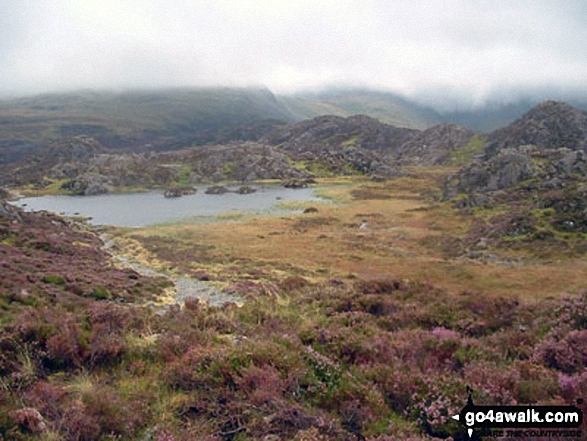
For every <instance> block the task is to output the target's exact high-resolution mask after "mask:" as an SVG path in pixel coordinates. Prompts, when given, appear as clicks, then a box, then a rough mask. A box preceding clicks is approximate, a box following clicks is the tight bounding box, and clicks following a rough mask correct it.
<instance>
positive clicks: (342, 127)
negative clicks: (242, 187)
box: [261, 115, 475, 174]
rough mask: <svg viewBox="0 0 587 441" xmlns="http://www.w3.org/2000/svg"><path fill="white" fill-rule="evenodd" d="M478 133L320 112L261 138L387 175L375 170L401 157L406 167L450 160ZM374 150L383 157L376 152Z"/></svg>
mask: <svg viewBox="0 0 587 441" xmlns="http://www.w3.org/2000/svg"><path fill="white" fill-rule="evenodd" d="M474 136H475V133H474V132H472V131H470V130H468V129H466V128H463V127H460V126H457V125H454V124H442V125H437V126H434V127H431V128H429V129H426V130H424V131H420V130H414V129H406V128H399V127H394V126H392V125H389V124H384V123H381V122H379V121H377V120H376V119H373V118H370V117H368V116H364V115H356V116H351V117H348V118H341V117H337V116H321V117H317V118H314V119H312V120H308V121H302V122H299V123H296V124H291V125H288V126H284V127H280V128H278V129H276V130H275V131H273V132H272V133H271V134H269V135H268V136H266V137H264V138H262V140H261V141H262V142H266V143H268V144H271V145H278V146H280V147H281V148H283V149H284V150H285V151H287V152H288V153H290V154H292V156H294V158H296V159H307V158H311V157H314V158H317V159H319V160H320V161H324V160H326V161H327V162H328V158H329V157H331V156H336V155H337V154H345V155H346V156H347V157H348V161H349V163H350V164H351V165H352V166H356V167H357V168H359V170H361V171H366V172H371V173H373V174H384V173H382V172H383V170H380V171H379V172H376V171H375V169H376V168H377V167H379V166H380V165H386V166H389V165H390V164H393V163H394V162H396V161H399V162H401V163H402V164H406V165H434V164H441V163H445V162H446V161H447V159H448V157H449V155H450V153H451V152H453V151H455V150H458V149H460V148H462V147H463V146H465V145H467V144H468V143H469V142H470V141H471V139H472V138H473V137H474ZM373 153H378V154H380V155H382V156H373V155H372V154H373ZM353 156H355V157H353ZM382 159H383V160H382ZM361 161H362V162H361ZM331 162H332V161H331ZM371 162H373V164H371ZM396 170H397V169H396ZM390 171H391V170H389V169H388V170H386V172H387V173H389V172H390ZM391 172H392V174H393V171H391Z"/></svg>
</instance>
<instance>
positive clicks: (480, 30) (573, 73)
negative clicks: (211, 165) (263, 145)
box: [0, 0, 587, 108]
mask: <svg viewBox="0 0 587 441" xmlns="http://www.w3.org/2000/svg"><path fill="white" fill-rule="evenodd" d="M586 41H587V2H585V1H582V0H577V1H571V0H568V1H565V0H560V1H556V2H555V1H550V0H549V1H541V0H517V1H513V0H512V1H506V0H491V1H490V0H487V1H481V0H468V1H464V0H426V1H424V0H405V1H391V0H389V1H385V0H287V1H285V0H192V1H188V0H175V1H173V0H167V1H158V0H38V1H34V0H0V95H14V94H16V95H20V94H30V93H38V92H47V91H58V90H59V91H60V90H71V89H77V88H127V87H133V88H134V87H141V88H142V87H160V86H199V85H251V84H253V85H260V84H262V85H265V86H267V87H269V88H270V89H271V90H272V91H274V92H277V93H288V92H295V91H300V90H307V89H317V88H320V87H324V86H329V85H352V86H365V87H371V88H382V89H385V90H390V91H393V92H397V93H400V94H403V95H406V96H408V97H412V98H416V99H419V100H420V101H422V102H425V103H429V104H434V105H435V106H436V107H437V108H442V107H447V108H448V107H452V106H454V105H455V104H458V105H459V106H465V107H466V106H472V105H473V106H474V105H479V104H483V103H484V102H486V101H487V100H488V99H498V100H504V101H509V100H512V99H516V98H518V97H524V96H533V95H536V94H541V95H549V94H550V95H556V96H559V97H562V98H564V97H567V96H568V97H571V96H577V95H581V96H582V97H586V96H587V87H586V86H585V81H586V80H587V48H586V46H585V42H586Z"/></svg>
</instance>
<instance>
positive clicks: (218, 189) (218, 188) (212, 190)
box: [205, 185, 230, 194]
mask: <svg viewBox="0 0 587 441" xmlns="http://www.w3.org/2000/svg"><path fill="white" fill-rule="evenodd" d="M229 192H230V190H229V189H228V188H226V187H223V186H222V185H213V186H212V187H208V188H207V189H206V192H205V193H206V194H225V193H229Z"/></svg>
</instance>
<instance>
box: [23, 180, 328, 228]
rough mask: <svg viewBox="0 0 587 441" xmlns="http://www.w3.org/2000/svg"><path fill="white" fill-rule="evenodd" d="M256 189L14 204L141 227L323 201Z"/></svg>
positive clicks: (295, 192)
mask: <svg viewBox="0 0 587 441" xmlns="http://www.w3.org/2000/svg"><path fill="white" fill-rule="evenodd" d="M228 188H229V189H234V188H236V187H228ZM256 188H257V191H256V192H255V193H252V194H236V193H225V194H222V195H211V194H205V190H206V189H205V188H199V189H198V192H197V193H196V194H193V195H187V196H182V197H179V198H165V197H164V196H163V191H162V190H154V191H150V192H146V193H119V194H105V195H97V196H65V195H58V196H40V197H31V198H22V199H19V200H18V201H16V202H14V205H16V206H19V207H21V208H23V209H24V210H26V211H41V210H46V211H51V212H54V213H58V214H63V215H66V216H84V217H89V218H91V219H90V220H89V222H90V223H92V224H95V225H115V226H121V227H143V226H147V225H153V224H161V223H167V222H175V221H181V220H182V219H189V218H197V217H207V216H218V215H222V214H225V213H232V212H244V213H247V214H263V213H267V212H269V211H270V210H272V209H273V208H276V207H278V206H279V205H278V204H279V203H280V202H283V201H317V202H318V201H324V199H322V198H319V197H318V196H316V194H315V193H314V190H313V189H312V188H299V189H291V188H284V187H280V186H257V187H256Z"/></svg>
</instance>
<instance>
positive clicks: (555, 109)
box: [453, 101, 587, 193]
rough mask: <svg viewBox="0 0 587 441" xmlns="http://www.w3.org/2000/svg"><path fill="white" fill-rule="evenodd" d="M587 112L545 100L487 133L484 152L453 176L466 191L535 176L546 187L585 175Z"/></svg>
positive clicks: (509, 185) (500, 186)
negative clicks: (504, 125) (516, 118)
mask: <svg viewBox="0 0 587 441" xmlns="http://www.w3.org/2000/svg"><path fill="white" fill-rule="evenodd" d="M586 150H587V113H585V112H582V111H580V110H577V109H574V108H573V107H571V106H569V105H568V104H565V103H559V102H554V101H546V102H544V103H542V104H540V105H538V106H536V107H535V108H533V109H532V110H530V111H529V112H528V113H526V114H525V115H524V116H523V117H522V118H520V119H519V120H517V121H514V122H513V123H512V124H510V125H509V126H507V127H505V128H503V129H500V130H497V131H496V132H494V133H492V134H490V135H489V136H488V141H487V145H486V147H485V152H484V155H483V156H482V157H480V158H479V159H478V160H477V161H473V162H472V163H470V164H468V165H466V166H464V167H463V168H462V169H461V170H460V171H459V173H457V175H456V176H455V178H454V179H453V181H454V182H455V183H456V185H457V187H458V190H459V191H461V192H469V193H470V192H473V191H493V190H500V189H506V188H512V187H515V186H516V185H518V184H519V183H521V182H523V181H525V180H527V179H530V178H535V179H536V180H537V182H538V183H540V186H541V187H545V188H546V187H548V188H552V187H556V186H560V185H562V184H561V180H564V179H567V178H569V177H570V175H573V174H578V175H579V176H583V177H585V171H586V165H585V154H584V153H585V151H586Z"/></svg>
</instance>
